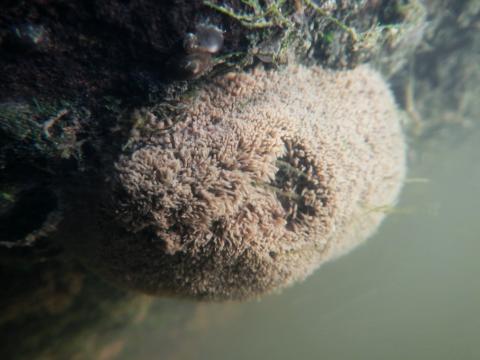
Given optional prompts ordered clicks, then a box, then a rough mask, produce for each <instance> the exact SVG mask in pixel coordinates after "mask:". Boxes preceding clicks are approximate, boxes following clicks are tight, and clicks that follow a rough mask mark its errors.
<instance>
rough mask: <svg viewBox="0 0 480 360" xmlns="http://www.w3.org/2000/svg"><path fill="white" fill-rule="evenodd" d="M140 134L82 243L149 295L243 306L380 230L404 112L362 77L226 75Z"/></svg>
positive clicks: (110, 270)
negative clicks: (179, 113) (235, 301)
mask: <svg viewBox="0 0 480 360" xmlns="http://www.w3.org/2000/svg"><path fill="white" fill-rule="evenodd" d="M145 127H146V128H148V132H142V133H148V136H146V135H145V136H144V135H142V133H137V134H136V135H135V136H134V137H132V138H131V139H130V144H131V149H132V150H131V151H129V152H128V153H124V154H123V155H122V156H120V158H119V159H118V160H117V162H116V164H115V169H114V171H113V174H110V175H109V176H108V181H107V182H106V187H105V189H106V190H104V191H103V193H104V194H103V198H102V200H101V203H102V205H101V206H99V207H98V208H99V209H98V210H91V211H90V213H89V214H88V216H89V217H90V221H87V223H88V222H89V223H90V225H85V226H82V230H81V231H78V232H77V235H76V237H77V240H76V243H77V244H82V246H78V249H79V253H81V254H83V255H84V257H85V258H86V259H88V261H87V262H88V263H89V264H90V266H92V267H93V268H95V269H97V271H98V272H99V273H101V274H103V276H105V277H107V278H109V279H110V280H113V281H114V282H116V283H118V284H120V285H122V286H124V287H127V288H130V289H136V290H140V291H143V292H146V293H150V294H156V295H174V296H181V297H189V298H196V299H212V300H224V299H246V298H251V297H256V296H259V295H262V294H264V293H269V292H272V291H274V290H277V289H280V288H283V287H285V286H288V285H290V284H292V283H293V282H295V281H298V280H302V279H304V278H305V277H306V276H307V275H309V274H310V273H311V272H312V271H313V270H315V269H316V268H318V267H319V266H320V265H321V264H322V263H324V262H326V261H328V260H331V259H333V258H335V257H338V256H339V255H342V254H345V253H346V252H348V251H349V250H351V249H352V248H354V247H355V246H356V245H358V244H359V243H361V242H362V241H363V240H365V239H366V238H367V237H368V236H370V235H371V234H372V233H373V232H374V231H375V230H376V228H377V227H378V225H379V224H380V222H381V221H382V219H383V218H384V212H382V211H380V210H381V209H383V208H385V207H386V206H392V205H393V204H394V203H395V201H396V198H397V195H398V193H399V191H400V188H401V185H402V182H403V179H404V175H405V148H404V138H403V135H402V131H401V126H400V122H399V115H398V112H397V109H396V105H395V103H394V100H393V97H392V95H391V93H390V91H389V89H388V86H387V85H386V84H385V82H384V81H383V80H382V78H381V76H380V75H378V74H377V73H376V72H374V71H373V70H371V69H370V68H368V67H366V66H360V67H358V68H356V69H355V70H350V71H341V72H332V71H327V70H323V69H322V68H319V67H310V68H307V67H303V66H293V65H291V66H289V67H287V68H286V69H283V70H275V71H266V70H261V69H256V70H254V71H252V72H249V73H230V74H227V75H224V76H222V77H219V78H217V79H216V80H214V81H213V82H211V83H209V84H208V85H206V86H205V87H204V88H203V89H202V90H200V91H199V93H198V94H197V95H196V96H195V98H194V99H193V100H192V101H191V103H190V105H189V107H188V108H187V109H186V110H185V111H184V112H183V113H182V116H179V117H178V118H176V119H160V118H157V117H155V116H154V115H153V114H148V113H147V114H146V115H145ZM107 210H108V211H107ZM85 216H87V215H85Z"/></svg>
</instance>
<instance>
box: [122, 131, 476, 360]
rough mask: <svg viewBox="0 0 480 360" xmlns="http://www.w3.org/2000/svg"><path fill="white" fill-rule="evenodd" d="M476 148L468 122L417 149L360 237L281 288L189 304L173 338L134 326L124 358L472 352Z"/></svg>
mask: <svg viewBox="0 0 480 360" xmlns="http://www.w3.org/2000/svg"><path fill="white" fill-rule="evenodd" d="M479 154H480V133H479V132H478V130H473V129H472V131H471V133H470V134H469V135H465V136H463V135H462V136H461V137H460V138H456V137H455V139H454V136H453V134H447V135H446V136H443V137H440V138H439V139H437V141H435V143H429V144H428V145H425V146H422V149H421V150H417V151H415V155H414V156H413V158H412V159H411V160H410V163H411V165H410V171H409V175H408V177H409V179H410V182H409V183H407V184H406V186H405V188H404V191H403V193H402V196H401V201H400V203H399V204H398V208H397V210H396V211H395V212H394V213H392V214H391V215H390V216H389V217H388V219H387V220H386V221H385V222H384V223H383V225H382V227H381V228H380V230H379V231H378V232H377V234H376V235H375V236H374V237H373V238H371V239H370V240H369V241H368V242H367V243H366V244H365V245H363V246H361V247H360V248H358V249H356V250H355V251H354V252H352V253H350V254H349V255H348V256H345V257H343V258H341V259H339V260H337V261H335V262H332V263H329V264H326V265H325V266H323V268H321V269H320V270H319V271H317V272H316V273H315V274H314V275H313V276H311V277H310V278H309V279H308V280H307V281H306V282H304V283H302V284H298V285H296V286H294V287H292V288H290V289H287V290H286V291H284V292H283V293H282V294H280V295H273V296H269V297H266V298H264V299H262V300H261V301H254V302H250V303H244V304H240V303H228V304H201V305H195V306H196V308H195V310H194V313H193V315H192V318H191V319H190V320H188V321H187V324H186V325H185V327H184V328H183V329H182V330H180V331H177V333H175V334H174V336H173V337H171V335H172V334H170V336H169V340H168V341H166V337H165V336H166V333H165V331H166V330H165V329H163V330H161V331H156V330H155V326H154V324H150V326H149V327H148V329H143V328H141V327H139V328H137V329H136V330H135V332H134V335H132V336H135V337H136V339H137V340H136V345H135V346H134V347H131V348H127V349H125V351H124V352H123V355H122V356H120V358H121V359H131V358H135V359H152V358H162V359H163V358H166V359H231V360H236V359H342V360H347V359H368V360H372V359H389V360H395V359H399V360H400V359H401V360H404V359H422V360H428V359H435V360H442V359H445V360H447V359H448V360H450V359H462V360H467V359H472V360H474V359H479V358H480V344H479V342H478V339H479V336H480V281H479V274H480V261H478V258H479V254H480V238H479V234H480V217H479V204H480V157H479V156H480V155H479ZM161 301H164V302H165V304H164V306H170V305H173V303H174V302H173V301H171V302H170V301H165V300H161ZM183 306H186V307H189V306H194V305H193V304H192V305H190V304H183ZM177 311H178V310H177ZM167 332H168V331H167ZM126 333H127V334H128V330H127V332H126ZM172 338H173V339H175V340H174V342H173V343H172V341H171V340H172ZM132 356H134V357H132Z"/></svg>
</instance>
